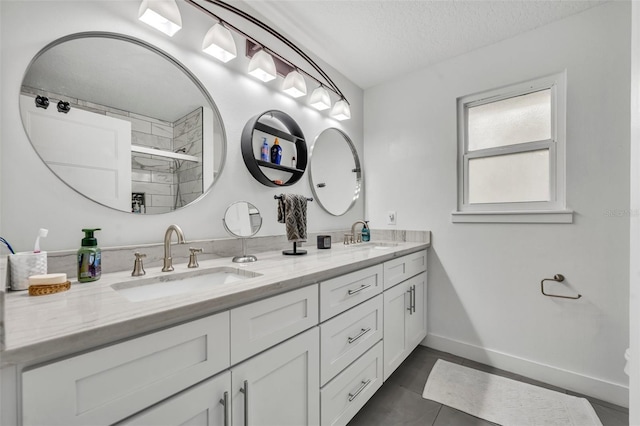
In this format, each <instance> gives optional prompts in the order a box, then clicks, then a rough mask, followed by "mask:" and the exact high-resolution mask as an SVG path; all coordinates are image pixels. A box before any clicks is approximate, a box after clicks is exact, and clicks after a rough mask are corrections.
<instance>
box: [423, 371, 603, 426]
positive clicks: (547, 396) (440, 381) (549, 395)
mask: <svg viewBox="0 0 640 426" xmlns="http://www.w3.org/2000/svg"><path fill="white" fill-rule="evenodd" d="M422 397H423V398H425V399H431V400H433V401H436V402H439V403H440V404H444V405H448V406H449V407H452V408H455V409H457V410H460V411H464V412H465V413H468V414H471V415H472V416H475V417H479V418H481V419H484V420H488V421H490V422H494V423H498V424H500V425H504V426H511V425H513V426H529V425H531V426H540V425H558V426H559V425H562V426H570V425H575V426H590V425H597V426H602V423H601V422H600V419H599V418H598V416H597V415H596V412H595V410H594V409H593V407H592V406H591V404H590V403H589V401H587V400H586V399H584V398H578V397H575V396H570V395H566V394H563V393H560V392H556V391H552V390H549V389H545V388H541V387H539V386H534V385H530V384H528V383H522V382H519V381H517V380H512V379H507V378H505V377H500V376H496V375H495V374H489V373H485V372H483V371H478V370H474V369H472V368H468V367H463V366H461V365H458V364H453V363H450V362H447V361H443V360H441V359H439V360H438V361H437V362H436V364H435V366H434V367H433V370H431V373H430V374H429V379H427V384H426V385H425V387H424V392H423V393H422Z"/></svg>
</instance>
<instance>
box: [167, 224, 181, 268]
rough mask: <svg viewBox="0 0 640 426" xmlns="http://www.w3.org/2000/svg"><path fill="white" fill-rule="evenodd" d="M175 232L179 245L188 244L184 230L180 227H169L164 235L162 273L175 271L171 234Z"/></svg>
mask: <svg viewBox="0 0 640 426" xmlns="http://www.w3.org/2000/svg"><path fill="white" fill-rule="evenodd" d="M173 231H176V235H177V236H178V244H185V243H186V241H185V239H184V234H183V233H182V229H180V227H179V226H178V225H169V227H168V228H167V231H166V232H165V233H164V266H163V267H162V272H170V271H173V262H172V260H171V233H172V232H173Z"/></svg>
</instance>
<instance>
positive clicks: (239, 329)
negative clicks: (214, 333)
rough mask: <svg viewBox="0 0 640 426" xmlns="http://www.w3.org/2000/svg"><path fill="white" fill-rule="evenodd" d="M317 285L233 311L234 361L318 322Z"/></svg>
mask: <svg viewBox="0 0 640 426" xmlns="http://www.w3.org/2000/svg"><path fill="white" fill-rule="evenodd" d="M318 309H319V308H318V285H317V284H314V285H310V286H307V287H303V288H300V289H298V290H293V291H290V292H287V293H283V294H279V295H277V296H273V297H269V298H267V299H264V300H260V301H258V302H254V303H250V304H248V305H244V306H241V307H239V308H234V309H232V310H231V364H237V363H238V362H240V361H244V360H245V359H247V358H249V357H250V356H252V355H255V354H257V353H259V352H262V351H263V350H265V349H267V348H270V347H271V346H274V345H276V344H278V343H280V342H282V341H284V340H286V339H288V338H289V337H292V336H295V335H296V334H298V333H301V332H303V331H304V330H306V329H308V328H311V327H313V326H314V325H317V324H318Z"/></svg>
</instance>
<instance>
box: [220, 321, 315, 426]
mask: <svg viewBox="0 0 640 426" xmlns="http://www.w3.org/2000/svg"><path fill="white" fill-rule="evenodd" d="M319 352H320V348H319V336H318V327H314V328H312V329H311V330H308V331H306V332H304V333H302V334H300V335H298V336H296V337H294V338H292V339H290V340H287V341H286V342H284V343H281V344H279V345H278V346H276V347H274V348H271V349H269V350H268V351H265V352H263V353H261V354H259V355H257V356H255V357H253V358H251V359H249V360H247V361H245V362H243V363H241V364H239V365H237V366H235V367H233V368H232V369H231V382H232V388H231V389H232V392H231V400H232V419H233V425H234V426H243V425H244V426H249V425H251V426H261V425H264V426H305V425H307V426H310V425H318V424H319V423H320V383H319V379H318V370H319V368H320V362H319V355H318V354H319Z"/></svg>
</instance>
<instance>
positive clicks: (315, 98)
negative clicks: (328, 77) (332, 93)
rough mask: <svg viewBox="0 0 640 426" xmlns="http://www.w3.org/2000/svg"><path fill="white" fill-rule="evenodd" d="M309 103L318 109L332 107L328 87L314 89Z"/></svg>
mask: <svg viewBox="0 0 640 426" xmlns="http://www.w3.org/2000/svg"><path fill="white" fill-rule="evenodd" d="M309 104H311V106H312V107H314V108H315V109H317V110H318V111H324V110H325V109H328V108H331V98H330V97H329V92H327V89H325V88H324V87H322V86H320V87H318V88H317V89H316V90H314V91H313V93H311V99H309Z"/></svg>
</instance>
